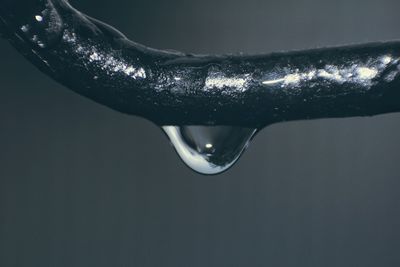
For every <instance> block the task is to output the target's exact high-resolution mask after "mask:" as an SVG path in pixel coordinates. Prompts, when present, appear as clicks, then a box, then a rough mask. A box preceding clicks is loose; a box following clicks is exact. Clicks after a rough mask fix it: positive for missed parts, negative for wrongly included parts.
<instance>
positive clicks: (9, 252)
mask: <svg viewBox="0 0 400 267" xmlns="http://www.w3.org/2000/svg"><path fill="white" fill-rule="evenodd" d="M71 2H72V4H74V5H75V6H76V7H78V8H79V9H81V10H83V11H85V12H86V13H88V14H90V15H92V16H94V17H97V18H99V19H101V20H104V21H106V22H108V23H111V24H112V25H114V26H116V27H117V28H119V29H120V30H122V32H124V33H126V34H127V35H128V36H129V37H131V38H132V39H134V40H135V41H137V42H141V43H144V44H146V45H150V46H152V47H156V48H172V49H177V50H183V51H185V52H195V53H228V52H229V53H230V52H232V53H235V52H246V53H260V52H272V51H277V50H288V49H304V48H310V47H317V46H331V45H340V44H348V43H355V42H356V43H357V42H369V41H380V40H390V39H396V38H399V37H400V30H399V26H400V16H399V10H400V2H399V1H398V0H369V1H367V0H364V1H359V0H335V1H331V0H320V1H318V0H270V1H261V0H246V1H239V0H237V1H232V0H196V1H194V0H193V1H183V0H169V1H162V0H146V1H138V0H137V1H133V0H132V1H128V0H113V1H98V0H84V1H83V0H82V1H78V0H75V1H71ZM0 58H1V61H0V266H2V267H3V266H4V267H8V266H41V267H43V266H138V267H141V266H156V267H164V266H173V267H178V266H183V267H186V266H187V267H191V266H199V267H200V266H201V267H205V266H207V267H208V266H324V267H328V266H340V267H343V266H363V267H364V266H385V267H387V266H400V253H399V249H400V209H399V207H400V194H399V192H400V174H399V173H400V164H399V157H400V142H399V135H400V115H399V114H391V115H384V116H378V117H374V118H354V119H331V120H318V121H308V122H294V123H285V124H278V125H273V126H270V127H268V128H266V129H264V130H263V131H262V132H261V133H260V134H258V136H257V137H256V138H255V140H254V142H253V143H252V145H251V146H250V148H249V150H248V151H247V153H245V154H244V156H243V157H242V159H241V160H240V161H239V163H238V164H237V165H236V166H234V167H233V168H232V169H231V170H230V171H228V172H226V173H224V174H222V175H220V176H214V177H205V176H201V175H198V174H196V173H194V172H192V171H190V170H189V169H188V168H186V167H185V166H184V164H183V163H182V162H181V161H180V160H179V159H178V157H177V156H176V155H175V152H174V151H173V149H172V148H171V147H170V145H169V144H168V142H167V139H166V137H165V136H164V135H163V133H162V132H161V131H160V130H159V129H158V128H157V127H156V126H155V125H153V124H151V123H149V122H148V121H145V120H143V119H141V118H137V117H130V116H127V115H122V114H119V113H117V112H114V111H112V110H110V109H108V108H105V107H102V106H100V105H98V104H95V103H93V102H91V101H90V100H87V99H85V98H83V97H80V96H78V95H76V94H74V93H72V92H70V91H69V90H67V89H66V88H63V87H62V86H60V85H58V84H57V83H55V82H54V81H52V80H50V79H49V78H47V77H46V76H45V75H43V74H42V73H40V72H39V71H38V70H36V69H35V68H34V67H33V66H32V65H30V64H29V63H28V62H27V61H25V60H24V59H23V58H22V56H20V55H19V54H17V53H16V52H15V51H14V49H13V48H12V47H11V46H10V45H9V44H8V43H6V42H5V41H3V40H1V41H0ZM399 90H400V88H399ZM399 101H400V99H399Z"/></svg>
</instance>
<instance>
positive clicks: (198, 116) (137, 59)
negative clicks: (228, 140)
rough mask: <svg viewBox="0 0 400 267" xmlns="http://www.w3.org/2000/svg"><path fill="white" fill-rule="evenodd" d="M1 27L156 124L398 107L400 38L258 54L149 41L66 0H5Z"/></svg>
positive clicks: (55, 72)
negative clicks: (192, 50)
mask: <svg viewBox="0 0 400 267" xmlns="http://www.w3.org/2000/svg"><path fill="white" fill-rule="evenodd" d="M0 29H1V31H2V35H4V36H5V37H6V38H7V39H8V40H10V41H11V43H12V44H13V45H14V46H15V47H16V48H17V49H18V50H19V51H20V52H21V53H22V54H23V55H24V56H25V57H26V58H28V59H29V60H30V61H31V62H32V63H33V64H34V65H36V66H37V67H38V68H39V69H40V70H42V71H43V72H45V73H46V74H48V75H49V76H51V77H52V78H53V79H55V80H57V81H58V82H60V83H61V84H63V85H65V86H66V87H68V88H70V89H72V90H74V91H75V92H77V93H79V94H81V95H84V96H86V97H88V98H91V99H93V100H94V101H96V102H99V103H101V104H103V105H106V106H108V107H110V108H112V109H115V110H118V111H121V112H123V113H127V114H132V115H138V116H142V117H144V118H147V119H149V120H151V121H153V122H155V123H157V124H159V125H234V126H244V127H253V128H261V127H264V126H266V125H269V124H272V123H275V122H281V121H289V120H301V119H314V118H329V117H349V116H369V115H376V114H382V113H388V112H397V111H400V101H399V100H400V75H399V71H400V67H399V66H400V65H399V64H400V61H399V59H400V43H399V42H389V43H375V44H367V45H356V46H347V47H336V48H326V49H317V50H308V51H300V52H288V53H274V54H269V55H257V56H232V55H226V56H198V55H191V54H183V53H178V52H176V53H173V52H166V51H160V50H155V49H150V48H146V47H144V46H142V45H140V44H137V43H134V42H132V41H130V40H128V39H127V38H126V37H125V36H124V35H123V34H122V33H120V32H118V31H117V30H115V29H114V28H112V27H110V26H108V25H106V24H104V23H102V22H100V21H97V20H95V19H93V18H90V17H88V16H86V15H84V14H82V13H80V12H79V11H77V10H75V9H74V8H73V7H71V6H70V5H69V3H68V1H66V0H0Z"/></svg>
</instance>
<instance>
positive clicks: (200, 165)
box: [162, 126, 257, 175]
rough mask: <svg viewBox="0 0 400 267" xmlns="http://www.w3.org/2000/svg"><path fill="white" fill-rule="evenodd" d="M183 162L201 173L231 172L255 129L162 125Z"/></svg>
mask: <svg viewBox="0 0 400 267" xmlns="http://www.w3.org/2000/svg"><path fill="white" fill-rule="evenodd" d="M162 128H163V130H164V131H165V133H166V134H167V136H168V137H169V139H170V141H171V143H172V145H173V146H174V148H175V150H176V152H177V153H178V155H179V156H180V157H181V159H182V160H183V162H185V164H186V165H187V166H189V167H190V168H191V169H193V170H194V171H196V172H199V173H201V174H209V175H211V174H218V173H221V172H223V171H225V170H227V169H229V168H230V167H231V166H232V165H233V164H234V163H235V162H236V161H237V160H238V159H239V157H240V156H241V154H242V153H243V151H244V150H245V149H246V148H247V146H248V145H249V143H250V140H251V138H252V137H253V136H254V134H255V133H256V131H257V130H256V129H251V128H242V127H234V126H163V127H162Z"/></svg>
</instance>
